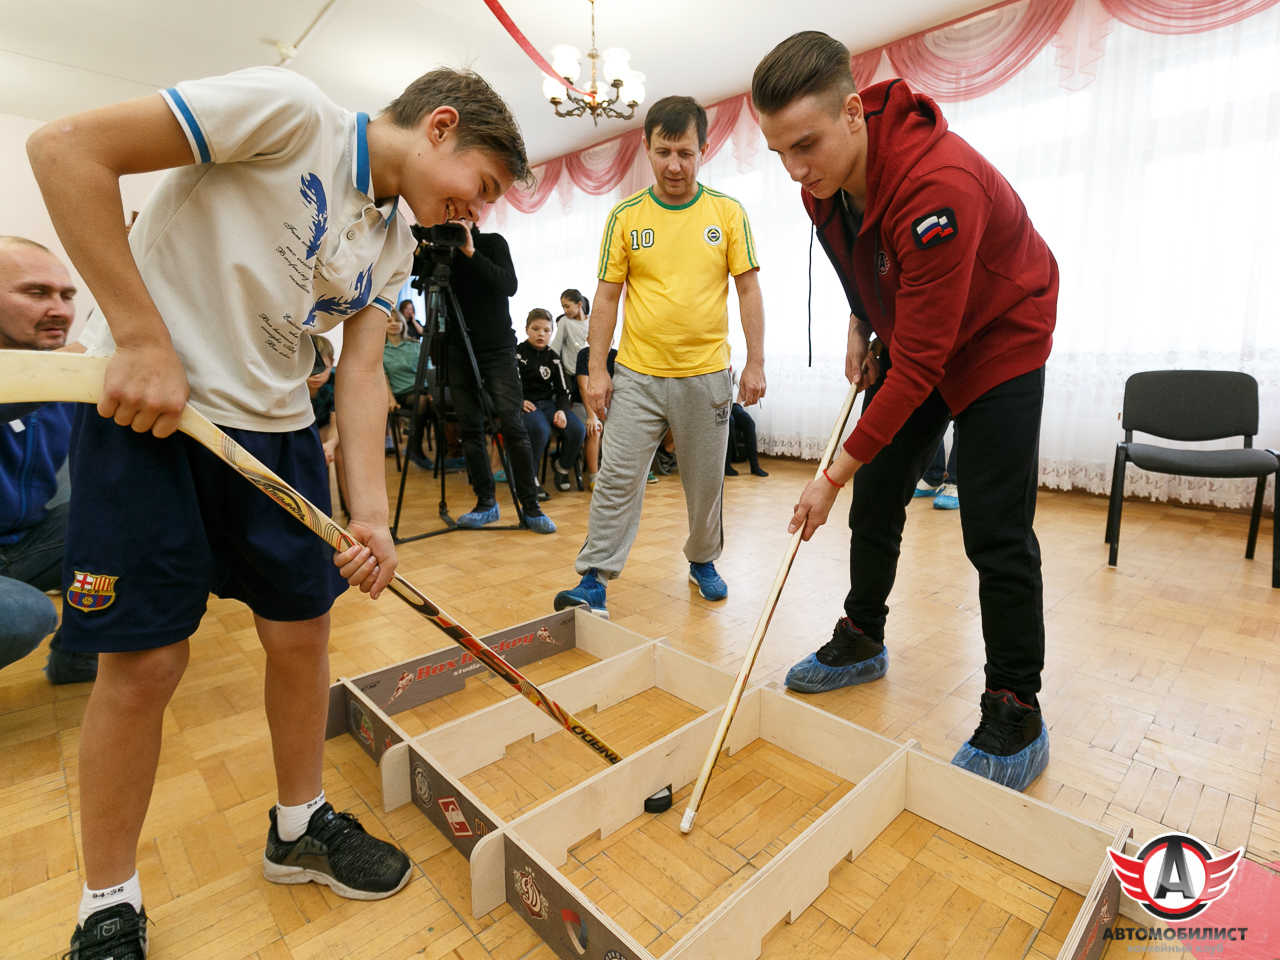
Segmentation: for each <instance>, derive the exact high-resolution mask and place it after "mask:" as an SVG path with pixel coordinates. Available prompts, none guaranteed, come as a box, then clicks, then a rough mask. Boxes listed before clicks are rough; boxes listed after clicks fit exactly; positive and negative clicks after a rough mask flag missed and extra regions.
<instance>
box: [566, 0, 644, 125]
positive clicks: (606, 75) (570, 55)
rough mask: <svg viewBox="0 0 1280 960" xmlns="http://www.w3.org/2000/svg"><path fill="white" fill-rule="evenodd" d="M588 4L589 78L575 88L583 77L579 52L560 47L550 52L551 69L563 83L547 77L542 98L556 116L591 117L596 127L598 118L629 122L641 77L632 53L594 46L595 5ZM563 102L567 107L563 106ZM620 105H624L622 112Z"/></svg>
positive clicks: (639, 96) (640, 98) (638, 96)
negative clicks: (589, 11) (545, 99)
mask: <svg viewBox="0 0 1280 960" xmlns="http://www.w3.org/2000/svg"><path fill="white" fill-rule="evenodd" d="M588 2H589V3H590V4H591V49H590V50H588V51H587V61H588V62H589V63H590V64H591V77H590V79H589V80H588V81H587V82H586V85H585V87H584V88H582V89H579V88H577V87H575V86H574V84H576V83H577V82H578V78H579V77H580V76H581V75H582V53H581V51H579V50H578V48H577V47H571V46H568V45H567V44H559V45H558V46H556V47H553V48H552V50H551V66H552V69H553V70H555V72H556V73H557V74H558V75H559V76H561V77H563V78H564V82H563V83H562V82H560V81H559V80H556V79H554V78H552V77H546V78H545V79H544V80H543V81H542V95H543V96H544V97H546V98H547V100H548V101H549V102H550V104H551V105H552V106H553V107H555V111H556V116H557V117H581V116H584V115H586V114H590V115H591V122H592V123H594V124H596V125H597V126H599V124H600V118H601V117H603V118H605V119H606V120H630V119H631V118H632V117H634V116H635V115H636V106H637V105H639V104H640V102H641V101H643V100H644V74H643V73H637V72H636V71H635V70H632V69H631V54H629V53H628V52H627V51H626V50H624V49H622V48H621V47H610V48H608V49H607V50H605V51H604V52H603V53H601V52H600V50H599V49H598V47H597V46H596V3H595V0H588ZM566 103H568V104H569V106H567V107H566V106H565V104H566ZM619 104H622V105H625V111H624V108H623V106H619ZM562 108H563V109H562Z"/></svg>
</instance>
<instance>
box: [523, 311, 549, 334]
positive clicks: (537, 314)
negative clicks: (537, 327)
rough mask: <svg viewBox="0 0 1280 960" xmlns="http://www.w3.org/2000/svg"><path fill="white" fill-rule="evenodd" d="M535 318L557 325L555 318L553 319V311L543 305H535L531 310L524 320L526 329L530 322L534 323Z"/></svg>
mask: <svg viewBox="0 0 1280 960" xmlns="http://www.w3.org/2000/svg"><path fill="white" fill-rule="evenodd" d="M535 320H545V321H547V323H549V324H551V326H552V327H554V326H555V325H556V322H555V320H553V319H551V311H550V310H544V309H542V307H534V308H533V309H532V310H530V311H529V316H528V317H527V318H526V319H525V321H524V327H525V329H526V330H528V329H529V324H531V323H533V321H535Z"/></svg>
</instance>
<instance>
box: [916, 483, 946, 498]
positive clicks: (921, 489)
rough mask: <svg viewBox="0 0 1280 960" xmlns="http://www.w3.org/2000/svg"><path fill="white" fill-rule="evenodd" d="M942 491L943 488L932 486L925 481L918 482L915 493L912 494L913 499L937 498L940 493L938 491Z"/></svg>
mask: <svg viewBox="0 0 1280 960" xmlns="http://www.w3.org/2000/svg"><path fill="white" fill-rule="evenodd" d="M941 489H942V488H941V487H934V486H931V485H930V484H927V483H925V482H924V481H923V480H917V481H916V489H915V492H914V493H912V494H911V496H912V497H913V498H914V497H932V496H935V495H936V494H937V493H938V491H939V490H941Z"/></svg>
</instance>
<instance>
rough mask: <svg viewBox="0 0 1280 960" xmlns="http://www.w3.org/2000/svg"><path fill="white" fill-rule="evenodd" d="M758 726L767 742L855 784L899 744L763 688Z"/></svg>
mask: <svg viewBox="0 0 1280 960" xmlns="http://www.w3.org/2000/svg"><path fill="white" fill-rule="evenodd" d="M766 693H767V696H765V697H764V698H763V699H762V700H761V710H762V711H763V713H762V715H761V719H760V726H761V729H763V730H766V731H768V737H769V740H770V742H772V743H775V744H777V745H778V746H779V747H782V749H784V750H786V751H788V752H789V753H794V754H795V755H796V756H797V757H801V758H803V759H805V760H808V761H809V762H810V763H812V764H814V765H815V766H818V767H821V768H822V769H823V770H826V771H828V772H830V773H835V774H839V775H840V776H842V777H844V778H845V779H846V780H849V781H852V782H853V783H858V782H859V781H861V780H862V778H863V777H865V776H866V775H867V774H868V773H870V772H871V771H872V770H873V769H875V768H876V767H877V766H879V765H880V764H881V762H883V761H884V759H885V758H886V757H889V756H891V755H892V754H893V753H895V752H896V751H897V750H898V748H899V747H900V746H901V744H899V743H896V742H895V741H893V740H890V739H889V738H888V737H882V736H880V734H878V733H872V732H871V731H870V730H864V729H863V728H862V727H858V726H855V725H853V724H851V723H849V722H848V721H847V720H841V719H840V718H839V717H837V716H835V715H834V714H831V713H827V711H825V710H819V709H818V708H817V707H814V706H810V705H809V704H807V703H805V702H803V701H801V700H799V699H797V698H796V697H794V696H791V695H788V694H784V693H781V692H779V691H777V690H774V689H769V690H767V691H766Z"/></svg>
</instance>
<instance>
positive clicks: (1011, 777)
mask: <svg viewBox="0 0 1280 960" xmlns="http://www.w3.org/2000/svg"><path fill="white" fill-rule="evenodd" d="M951 762H952V763H953V764H954V765H955V766H957V767H960V768H961V769H963V770H968V771H969V772H970V773H976V774H977V775H978V776H980V777H985V778H986V779H988V780H991V781H992V782H994V783H998V784H1000V785H1001V786H1003V787H1008V788H1009V789H1011V790H1017V791H1019V792H1021V791H1023V790H1025V789H1027V787H1029V786H1031V784H1032V782H1033V781H1034V780H1035V778H1036V777H1038V776H1040V774H1042V773H1044V768H1045V767H1047V766H1048V765H1049V730H1048V728H1047V727H1045V726H1044V724H1043V723H1041V725H1040V736H1038V737H1036V738H1035V740H1033V741H1032V742H1031V743H1030V744H1028V745H1027V746H1025V747H1023V748H1022V749H1021V750H1019V751H1018V752H1017V753H1015V754H1013V755H1012V756H1008V757H997V756H994V755H993V754H990V753H984V752H983V751H981V750H976V749H974V748H973V747H971V746H970V745H969V744H967V743H966V744H965V745H964V746H962V747H961V748H960V749H959V750H957V751H956V755H955V756H954V757H952V758H951Z"/></svg>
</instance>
